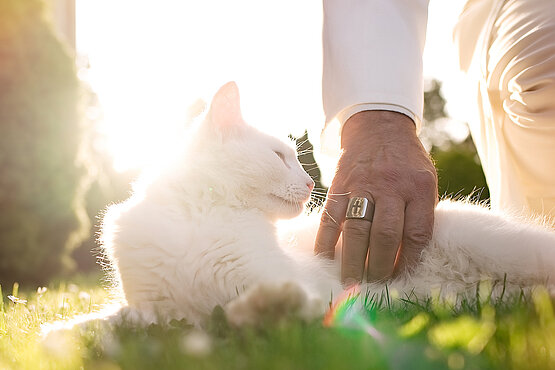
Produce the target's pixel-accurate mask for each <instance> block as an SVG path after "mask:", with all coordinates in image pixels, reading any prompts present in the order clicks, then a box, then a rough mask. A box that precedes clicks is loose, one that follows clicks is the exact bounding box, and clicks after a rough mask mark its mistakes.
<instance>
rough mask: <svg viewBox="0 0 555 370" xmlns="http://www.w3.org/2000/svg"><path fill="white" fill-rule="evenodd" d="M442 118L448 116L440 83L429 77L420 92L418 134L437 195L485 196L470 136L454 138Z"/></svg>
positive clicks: (445, 118) (480, 198) (479, 168)
mask: <svg viewBox="0 0 555 370" xmlns="http://www.w3.org/2000/svg"><path fill="white" fill-rule="evenodd" d="M443 120H449V118H447V114H446V113H445V99H444V98H443V96H442V94H441V83H440V82H439V81H437V80H431V81H428V83H427V89H426V91H425V92H424V125H423V127H422V132H421V134H420V138H421V139H422V141H423V142H424V144H425V145H426V146H427V147H428V149H429V150H430V154H431V156H432V158H433V159H434V162H435V166H436V169H437V176H438V192H439V196H440V197H445V196H447V197H451V198H464V197H466V196H471V198H472V199H473V200H476V201H477V200H487V199H489V190H488V186H487V183H486V179H485V177H484V172H483V170H482V165H481V164H480V159H479V158H478V153H477V152H476V147H475V146H474V143H473V142H472V139H471V138H470V136H468V137H467V138H466V139H465V140H463V141H460V142H459V141H456V140H454V139H453V138H452V137H451V136H450V134H449V131H448V129H446V126H445V125H443V123H444V122H443Z"/></svg>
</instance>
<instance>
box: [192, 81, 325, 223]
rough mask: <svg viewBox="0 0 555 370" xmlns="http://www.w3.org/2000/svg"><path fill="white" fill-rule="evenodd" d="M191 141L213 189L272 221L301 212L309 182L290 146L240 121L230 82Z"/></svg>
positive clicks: (310, 188) (220, 91)
mask: <svg viewBox="0 0 555 370" xmlns="http://www.w3.org/2000/svg"><path fill="white" fill-rule="evenodd" d="M268 113H269V114H271V112H268ZM195 141H196V142H195V143H194V144H193V146H194V147H195V149H194V150H193V153H195V154H194V155H197V156H199V157H197V159H199V160H200V161H201V162H202V166H203V170H202V171H203V173H204V174H207V175H208V176H207V178H208V179H210V180H209V181H211V182H212V184H210V186H212V187H213V189H214V191H219V192H220V193H222V194H226V196H227V197H229V198H235V199H236V200H238V201H239V202H240V203H241V204H242V205H243V206H246V207H249V208H257V209H260V210H261V211H263V212H264V213H265V214H267V215H268V216H270V217H272V218H290V217H294V216H296V215H298V214H300V213H301V212H302V209H303V205H304V203H305V202H306V201H307V200H308V199H309V198H310V192H311V191H312V188H313V187H314V182H313V181H312V179H311V178H310V176H308V174H307V173H306V172H305V171H304V170H303V168H302V167H301V165H300V163H299V161H298V160H297V153H296V151H295V149H294V147H293V146H292V145H291V144H286V143H284V142H282V141H280V140H278V139H277V138H275V137H272V136H270V135H267V134H264V133H262V132H260V131H259V130H257V129H255V128H254V127H252V126H249V125H248V124H246V123H245V121H244V120H243V118H242V115H241V109H240V104H239V90H238V89H237V85H236V84H235V83H234V82H229V83H227V84H226V85H224V86H223V87H221V88H220V90H219V91H218V92H217V93H216V95H215V96H214V98H213V100H212V103H211V105H210V110H209V112H208V114H207V115H206V118H205V120H204V122H203V123H202V124H201V127H200V128H199V132H198V134H197V137H196V138H195ZM190 160H195V158H191V159H190ZM197 168H198V166H197Z"/></svg>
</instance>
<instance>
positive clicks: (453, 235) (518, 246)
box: [431, 201, 555, 285]
mask: <svg viewBox="0 0 555 370" xmlns="http://www.w3.org/2000/svg"><path fill="white" fill-rule="evenodd" d="M433 243H437V245H438V246H441V249H443V250H445V253H446V255H447V256H448V258H449V260H450V261H452V262H453V263H454V264H456V265H458V266H456V268H457V269H460V270H458V271H469V269H470V270H472V269H475V271H474V272H476V273H483V274H484V276H488V277H490V278H494V279H501V280H502V279H505V278H506V279H509V280H510V281H512V282H514V283H515V284H523V285H531V284H532V283H541V284H543V283H546V284H550V285H555V229H554V228H553V227H552V226H551V225H549V224H548V223H547V222H539V221H538V220H529V219H524V218H520V217H513V216H511V215H507V214H503V213H500V212H495V211H491V210H489V209H487V208H485V207H481V206H478V205H475V204H470V203H463V202H452V201H442V202H440V203H439V205H438V206H437V208H436V213H435V226H434V237H433ZM431 247H432V249H435V248H433V246H431ZM438 249H439V248H438ZM492 275H493V276H492Z"/></svg>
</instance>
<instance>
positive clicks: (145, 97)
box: [76, 0, 467, 177]
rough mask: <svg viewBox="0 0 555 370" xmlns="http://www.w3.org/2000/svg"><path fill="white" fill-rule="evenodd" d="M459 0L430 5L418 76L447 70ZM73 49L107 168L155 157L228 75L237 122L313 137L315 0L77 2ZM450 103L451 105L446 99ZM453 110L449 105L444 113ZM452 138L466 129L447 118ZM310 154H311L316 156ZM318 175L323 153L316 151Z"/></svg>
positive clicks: (318, 15)
mask: <svg viewBox="0 0 555 370" xmlns="http://www.w3.org/2000/svg"><path fill="white" fill-rule="evenodd" d="M462 3H463V1H461V0H456V1H455V0H451V1H449V2H446V1H440V0H434V1H432V2H431V5H430V17H429V27H428V40H427V46H426V52H425V56H424V58H425V63H424V66H425V76H426V77H427V78H436V79H439V80H442V81H446V83H445V84H444V89H443V91H444V92H445V93H446V94H448V96H451V95H453V96H455V97H457V98H455V99H453V100H449V101H450V102H455V101H457V100H458V95H457V94H458V89H457V87H455V88H453V87H452V86H453V85H450V84H449V82H448V80H449V79H451V80H452V78H453V76H456V66H457V65H456V61H455V58H454V54H453V53H452V46H451V28H452V26H453V24H454V22H455V20H456V17H457V14H458V12H459V10H460V6H461V5H462ZM76 15H77V17H76V24H77V52H78V54H79V55H81V56H84V57H86V58H87V59H88V62H89V66H90V68H89V69H88V70H87V71H86V73H85V71H84V70H83V69H82V70H81V78H82V79H84V80H86V81H87V82H88V83H89V84H90V85H91V86H92V88H93V90H94V91H95V92H96V93H97V95H98V97H99V100H100V103H101V108H102V114H103V118H102V120H101V126H100V130H102V132H104V133H105V134H106V136H107V138H108V145H109V149H110V151H111V152H112V154H113V156H114V166H115V168H116V169H117V170H119V171H122V170H126V169H130V168H141V167H144V166H145V165H148V164H153V163H154V164H155V163H156V162H157V161H158V160H160V158H163V156H164V155H166V154H167V152H168V150H171V148H172V147H173V146H174V145H176V144H178V142H176V140H177V138H179V135H176V133H178V132H180V130H181V129H182V127H183V125H184V124H185V122H186V121H187V107H188V106H189V105H191V104H192V103H193V102H194V101H195V100H196V99H198V98H202V99H204V100H209V99H210V96H211V94H213V93H214V92H215V90H216V89H217V88H218V87H219V86H220V85H222V84H223V83H225V82H227V81H229V80H235V81H237V82H238V84H239V87H240V89H241V94H242V108H243V112H244V116H245V118H246V120H247V121H248V122H249V123H251V124H253V125H256V126H257V127H259V128H262V129H264V130H265V131H268V132H270V133H272V134H275V135H277V136H281V137H283V138H285V137H286V136H287V135H288V134H290V133H291V134H293V135H296V136H298V135H302V133H303V131H304V130H305V129H308V131H309V133H310V137H311V139H312V141H313V142H314V144H315V145H316V146H318V135H319V132H320V130H321V128H322V124H323V122H324V116H323V111H322V104H321V65H322V52H321V28H322V5H321V1H319V0H311V1H298V0H283V1H279V2H268V1H257V0H240V1H226V0H205V1H171V0H161V1H158V2H156V5H154V3H153V2H151V1H131V0H120V1H110V0H77V14H76ZM451 106H453V104H451ZM449 109H451V110H453V108H452V107H450V106H448V110H449ZM449 122H450V125H451V126H452V127H451V131H452V132H453V135H456V136H457V135H458V136H462V137H463V138H464V136H466V135H467V131H466V127H465V126H464V125H460V124H457V122H453V120H450V121H449ZM316 155H318V151H317V153H316ZM319 162H321V163H322V165H323V167H324V170H325V171H324V172H325V173H326V174H328V177H329V174H330V173H331V169H330V168H326V167H329V165H328V166H326V163H327V162H326V158H325V157H319Z"/></svg>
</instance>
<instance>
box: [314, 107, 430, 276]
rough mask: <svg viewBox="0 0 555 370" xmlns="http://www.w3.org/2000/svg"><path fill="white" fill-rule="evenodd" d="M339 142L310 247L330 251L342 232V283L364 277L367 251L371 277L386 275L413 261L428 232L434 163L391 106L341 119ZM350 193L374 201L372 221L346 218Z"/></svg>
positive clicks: (326, 253) (411, 128)
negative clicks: (330, 182)
mask: <svg viewBox="0 0 555 370" xmlns="http://www.w3.org/2000/svg"><path fill="white" fill-rule="evenodd" d="M341 147H342V149H343V151H342V154H341V157H340V159H339V163H338V165H337V169H336V174H335V177H334V179H333V182H332V184H331V187H330V189H329V192H328V200H327V201H326V204H325V206H324V211H323V214H322V219H321V222H320V227H319V229H318V234H317V236H316V244H315V252H316V253H317V254H321V255H323V256H325V257H328V258H333V257H334V253H335V245H336V243H337V240H338V239H339V235H340V234H341V233H342V234H343V246H342V250H343V253H342V262H341V280H342V282H343V283H344V284H345V285H351V284H353V283H359V282H361V281H362V277H363V274H364V267H365V262H366V257H367V255H368V276H367V278H368V280H369V281H377V280H381V279H386V278H388V277H390V276H391V275H392V274H393V271H394V268H396V269H397V270H398V269H399V268H405V267H406V268H410V267H411V266H414V264H415V263H417V262H418V260H419V258H420V254H421V252H422V250H423V249H424V247H425V246H426V245H427V243H428V242H429V240H430V239H431V236H432V230H433V221H434V208H435V205H436V203H437V175H436V170H435V167H434V165H433V163H432V161H431V160H430V158H429V156H428V154H427V153H426V151H425V150H424V148H423V146H422V144H421V142H420V140H419V139H418V137H417V136H416V130H415V126H414V123H413V122H412V120H411V119H410V118H409V117H407V116H405V115H403V114H401V113H397V112H390V111H363V112H359V113H357V114H355V115H353V116H352V117H351V118H349V119H348V120H347V122H345V125H344V127H343V131H342V134H341ZM352 197H365V198H368V200H369V202H372V203H374V205H375V212H374V217H373V221H372V222H370V221H368V220H364V219H348V220H345V214H346V211H347V204H348V201H349V198H352ZM397 252H399V253H397ZM397 254H398V257H397Z"/></svg>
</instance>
